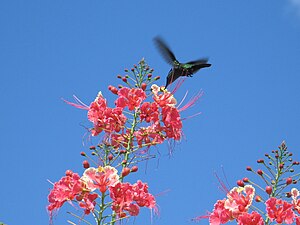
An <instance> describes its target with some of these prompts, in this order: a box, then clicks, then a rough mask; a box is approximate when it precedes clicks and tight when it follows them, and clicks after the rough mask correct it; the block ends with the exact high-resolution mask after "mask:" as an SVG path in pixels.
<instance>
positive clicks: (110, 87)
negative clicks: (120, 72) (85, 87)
mask: <svg viewBox="0 0 300 225" xmlns="http://www.w3.org/2000/svg"><path fill="white" fill-rule="evenodd" d="M108 90H110V91H111V92H112V93H113V94H115V95H117V94H118V89H117V88H116V87H114V86H111V85H109V86H108Z"/></svg>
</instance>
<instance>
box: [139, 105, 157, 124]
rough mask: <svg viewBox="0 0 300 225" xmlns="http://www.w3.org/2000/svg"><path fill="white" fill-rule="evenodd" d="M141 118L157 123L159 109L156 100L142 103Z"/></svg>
mask: <svg viewBox="0 0 300 225" xmlns="http://www.w3.org/2000/svg"><path fill="white" fill-rule="evenodd" d="M140 118H141V120H142V121H143V120H145V121H146V122H147V123H150V122H153V123H156V122H158V121H159V109H158V105H157V103H156V102H152V103H150V102H144V103H143V104H142V105H141V114H140Z"/></svg>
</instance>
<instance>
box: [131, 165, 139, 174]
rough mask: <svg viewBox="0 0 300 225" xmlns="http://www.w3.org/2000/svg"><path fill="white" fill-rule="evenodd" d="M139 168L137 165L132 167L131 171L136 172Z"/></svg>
mask: <svg viewBox="0 0 300 225" xmlns="http://www.w3.org/2000/svg"><path fill="white" fill-rule="evenodd" d="M138 169H139V168H138V167H137V166H133V167H132V168H131V172H133V173H134V172H136V171H138Z"/></svg>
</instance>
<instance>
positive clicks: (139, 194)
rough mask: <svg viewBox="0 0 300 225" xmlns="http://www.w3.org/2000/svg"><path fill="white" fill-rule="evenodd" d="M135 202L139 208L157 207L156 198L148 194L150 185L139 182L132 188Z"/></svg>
mask: <svg viewBox="0 0 300 225" xmlns="http://www.w3.org/2000/svg"><path fill="white" fill-rule="evenodd" d="M132 189H133V200H134V201H136V203H137V204H138V206H140V207H144V206H145V207H147V208H150V209H152V208H154V207H155V205H156V202H155V198H154V196H153V195H151V194H150V193H149V192H148V184H146V183H143V182H142V181H140V180H138V181H137V182H136V183H135V184H134V185H133V187H132Z"/></svg>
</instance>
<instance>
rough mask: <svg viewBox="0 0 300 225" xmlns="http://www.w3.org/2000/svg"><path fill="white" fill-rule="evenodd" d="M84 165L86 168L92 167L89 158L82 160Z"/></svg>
mask: <svg viewBox="0 0 300 225" xmlns="http://www.w3.org/2000/svg"><path fill="white" fill-rule="evenodd" d="M82 165H83V168H85V169H87V168H90V164H89V162H88V161H87V160H84V161H83V162H82Z"/></svg>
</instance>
